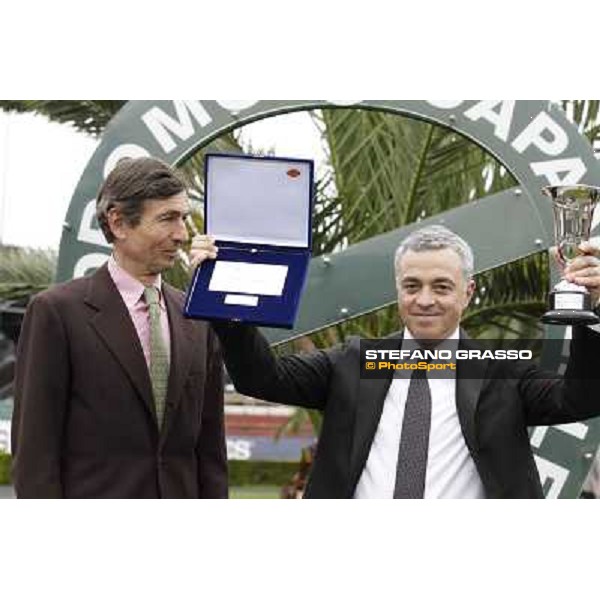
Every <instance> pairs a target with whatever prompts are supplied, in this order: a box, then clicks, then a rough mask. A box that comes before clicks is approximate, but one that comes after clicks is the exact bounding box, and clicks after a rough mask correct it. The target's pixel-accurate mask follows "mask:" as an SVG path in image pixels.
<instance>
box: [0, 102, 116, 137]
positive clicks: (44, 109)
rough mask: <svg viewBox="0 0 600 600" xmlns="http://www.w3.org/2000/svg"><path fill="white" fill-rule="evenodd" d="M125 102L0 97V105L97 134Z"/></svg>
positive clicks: (12, 110)
mask: <svg viewBox="0 0 600 600" xmlns="http://www.w3.org/2000/svg"><path fill="white" fill-rule="evenodd" d="M125 103H126V100H0V108H2V109H4V110H6V111H9V112H17V113H34V114H39V115H43V116H45V117H47V118H48V119H49V120H50V121H55V122H57V123H65V124H67V125H71V126H72V127H74V128H75V129H77V130H78V131H82V132H85V133H88V134H90V135H94V136H98V135H100V134H101V133H102V132H103V131H104V129H105V128H106V126H107V125H108V122H109V121H110V120H111V119H112V118H113V116H114V115H115V114H116V113H117V112H118V111H119V110H120V109H121V108H122V107H123V105H124V104H125Z"/></svg>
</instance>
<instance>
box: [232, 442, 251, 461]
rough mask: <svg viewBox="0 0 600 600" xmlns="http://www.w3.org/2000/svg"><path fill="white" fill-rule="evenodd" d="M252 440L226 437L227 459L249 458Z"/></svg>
mask: <svg viewBox="0 0 600 600" xmlns="http://www.w3.org/2000/svg"><path fill="white" fill-rule="evenodd" d="M252 446H253V442H251V441H250V440H241V439H237V438H227V459H228V460H250V458H251V457H252Z"/></svg>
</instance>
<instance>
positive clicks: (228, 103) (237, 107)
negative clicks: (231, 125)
mask: <svg viewBox="0 0 600 600" xmlns="http://www.w3.org/2000/svg"><path fill="white" fill-rule="evenodd" d="M215 102H216V103H217V104H218V105H219V106H222V107H223V108H225V109H226V110H228V111H230V112H232V113H233V114H234V115H236V114H237V113H239V112H242V111H243V110H246V109H248V108H251V107H252V106H254V105H255V104H256V103H257V102H258V100H215Z"/></svg>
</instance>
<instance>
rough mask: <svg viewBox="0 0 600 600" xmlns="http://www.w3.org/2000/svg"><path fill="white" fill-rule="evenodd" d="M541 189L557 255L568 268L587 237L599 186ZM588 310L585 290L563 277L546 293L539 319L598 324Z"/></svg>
mask: <svg viewBox="0 0 600 600" xmlns="http://www.w3.org/2000/svg"><path fill="white" fill-rule="evenodd" d="M542 192H543V193H544V194H545V195H546V196H548V197H549V198H550V199H551V200H552V209H553V212H554V235H555V240H556V245H557V248H558V256H559V258H560V260H561V262H562V263H563V264H564V265H566V266H567V270H568V266H569V264H570V263H572V261H573V260H574V259H575V258H576V257H577V256H579V255H580V254H581V252H580V248H579V247H580V245H581V243H582V242H585V241H588V240H589V238H590V234H591V229H592V218H593V215H594V209H595V207H596V204H597V203H598V200H600V188H598V187H594V186H589V185H582V184H577V185H558V186H549V187H546V188H544V189H543V190H542ZM592 309H593V306H592V298H591V295H590V293H589V291H588V289H587V288H586V287H584V286H583V285H578V284H576V283H573V282H571V281H567V279H566V278H565V276H563V278H562V279H561V280H560V281H559V283H558V284H557V285H556V286H554V289H553V291H552V292H551V293H550V310H549V311H548V312H546V313H545V314H544V315H543V316H542V322H543V323H550V324H554V325H576V324H577V325H593V324H595V323H600V318H599V317H598V316H597V315H596V314H595V313H594V311H593V310H592Z"/></svg>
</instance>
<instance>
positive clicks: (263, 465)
mask: <svg viewBox="0 0 600 600" xmlns="http://www.w3.org/2000/svg"><path fill="white" fill-rule="evenodd" d="M10 465H11V457H10V455H9V454H6V453H5V452H0V485H10V483H11V477H10ZM297 471H298V463H294V462H269V461H252V462H250V461H243V460H232V461H229V485H230V486H232V487H233V486H236V487H238V486H249V485H274V486H280V487H281V486H283V485H285V484H286V483H288V482H289V481H290V479H291V478H292V477H293V476H294V474H295V473H296V472H297Z"/></svg>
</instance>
